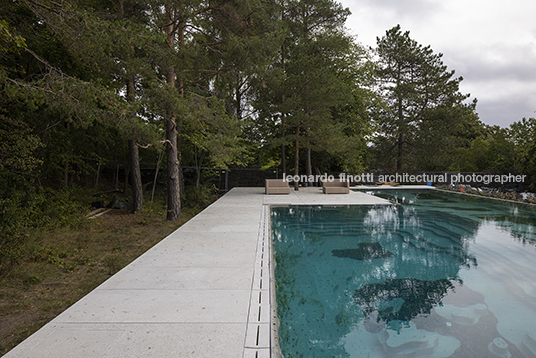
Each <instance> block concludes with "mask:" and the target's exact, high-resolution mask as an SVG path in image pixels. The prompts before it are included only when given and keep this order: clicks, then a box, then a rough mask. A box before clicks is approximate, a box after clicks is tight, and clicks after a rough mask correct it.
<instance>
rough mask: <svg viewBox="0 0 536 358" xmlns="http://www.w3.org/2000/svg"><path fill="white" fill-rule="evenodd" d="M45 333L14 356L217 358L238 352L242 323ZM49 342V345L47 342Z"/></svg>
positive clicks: (76, 327) (53, 328)
mask: <svg viewBox="0 0 536 358" xmlns="http://www.w3.org/2000/svg"><path fill="white" fill-rule="evenodd" d="M47 329H48V331H49V332H51V334H48V335H46V336H40V335H38V334H35V335H32V336H31V337H30V338H28V339H27V340H26V341H25V343H26V342H28V343H31V344H26V345H25V346H24V347H21V348H22V349H17V350H16V351H11V352H10V353H9V354H10V357H17V358H19V357H20V358H22V357H24V358H26V357H28V358H49V357H50V358H57V357H62V358H65V357H69V358H71V357H72V358H86V357H87V358H94V357H95V358H96V357H106V358H111V357H114V358H123V357H125V358H126V357H128V358H131V357H143V358H145V357H149V358H151V357H158V358H162V357H192V358H206V357H222V358H236V355H235V353H236V352H240V351H241V350H243V347H244V336H245V325H244V324H241V323H239V324H237V323H226V324H204V323H186V324H105V325H103V324H64V323H59V324H58V323H56V324H51V325H47ZM51 342H53V344H51Z"/></svg>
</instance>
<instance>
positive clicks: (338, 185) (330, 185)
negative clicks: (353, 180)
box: [322, 179, 350, 194]
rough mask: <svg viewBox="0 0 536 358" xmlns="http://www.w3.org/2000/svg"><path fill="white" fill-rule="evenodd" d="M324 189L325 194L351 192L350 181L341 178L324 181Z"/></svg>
mask: <svg viewBox="0 0 536 358" xmlns="http://www.w3.org/2000/svg"><path fill="white" fill-rule="evenodd" d="M322 191H323V192H324V194H348V193H350V182H349V181H347V180H345V181H343V180H341V179H334V180H333V181H329V180H328V181H324V182H322Z"/></svg>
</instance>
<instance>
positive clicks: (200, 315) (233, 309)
mask: <svg viewBox="0 0 536 358" xmlns="http://www.w3.org/2000/svg"><path fill="white" fill-rule="evenodd" d="M249 299H250V291H249V290H195V289H192V290H151V289H144V290H132V289H123V290H104V289H97V290H95V291H93V292H92V293H91V295H88V296H86V297H84V298H82V299H81V300H80V301H78V302H77V303H75V304H74V305H73V306H71V307H70V308H69V309H68V310H66V311H65V312H63V313H62V314H60V315H59V316H58V317H56V318H55V321H56V322H62V323H67V322H71V323H81V322H84V323H127V322H129V323H136V322H144V323H157V322H164V323H179V322H180V323H196V322H197V323H199V322H216V323H226V322H227V323H229V322H232V323H238V322H246V320H247V315H248V310H247V309H246V307H247V306H248V304H249Z"/></svg>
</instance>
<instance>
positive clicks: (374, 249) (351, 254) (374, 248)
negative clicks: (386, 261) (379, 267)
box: [331, 242, 393, 260]
mask: <svg viewBox="0 0 536 358" xmlns="http://www.w3.org/2000/svg"><path fill="white" fill-rule="evenodd" d="M331 253H332V254H333V256H337V257H347V258H350V259H354V260H370V259H380V258H384V257H391V256H393V253H392V252H390V251H387V250H384V249H383V247H382V245H380V244H379V243H377V242H362V243H360V244H359V247H358V248H357V249H344V250H332V251H331Z"/></svg>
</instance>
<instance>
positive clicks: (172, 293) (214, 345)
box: [4, 187, 389, 358]
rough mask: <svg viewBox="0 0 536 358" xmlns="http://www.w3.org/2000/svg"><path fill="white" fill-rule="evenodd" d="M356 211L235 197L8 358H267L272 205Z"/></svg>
mask: <svg viewBox="0 0 536 358" xmlns="http://www.w3.org/2000/svg"><path fill="white" fill-rule="evenodd" d="M360 204H361V205H363V204H369V205H370V204H389V202H388V201H387V200H384V199H380V198H377V197H373V196H370V195H367V194H364V193H361V192H352V191H351V192H350V194H332V195H325V194H322V191H321V189H320V188H317V187H311V188H301V189H300V190H299V191H291V193H290V194H289V195H264V188H234V189H232V190H231V191H229V193H227V194H226V195H224V196H223V197H222V198H220V199H219V200H217V201H216V202H215V203H213V204H212V205H210V206H209V207H207V208H206V209H205V210H203V211H202V212H201V213H199V214H198V215H197V216H195V217H194V218H192V219H191V220H190V221H188V222H187V223H185V224H184V225H182V226H181V227H180V228H179V229H177V230H176V231H175V232H173V233H172V234H170V235H169V236H168V237H166V238H165V239H163V240H162V241H161V242H159V243H158V244H156V245H155V246H154V247H152V248H151V249H149V250H148V251H147V252H146V253H144V254H143V255H141V256H140V257H139V258H137V259H136V260H134V261H133V262H132V263H131V264H129V265H128V266H127V267H125V268H124V269H123V270H121V271H119V272H118V273H117V274H115V275H114V276H112V277H111V278H110V279H108V280H107V281H105V282H104V283H102V284H101V285H100V286H99V287H97V288H96V289H95V290H93V291H91V292H90V293H89V294H87V295H86V296H85V297H83V298H82V299H80V300H79V301H78V302H76V303H75V304H74V305H72V306H71V307H70V308H68V309H67V310H65V311H64V312H63V313H61V314H60V315H59V316H57V317H56V318H55V319H53V320H52V321H50V322H49V323H47V324H46V325H45V326H43V327H42V328H41V329H40V330H39V331H37V332H36V333H34V334H33V335H32V336H30V337H29V338H28V339H26V340H25V341H23V342H22V343H21V344H19V345H18V346H16V347H15V348H13V349H12V350H11V351H10V352H8V353H7V354H6V355H4V357H6V358H14V357H31V358H33V357H35V358H37V357H39V358H47V357H51V358H52V357H54V358H65V357H77V358H78V357H84V358H93V357H200V358H205V357H229V358H237V357H245V358H250V357H251V358H268V357H271V356H272V352H271V341H272V340H273V334H274V331H276V327H275V326H274V323H275V322H273V320H272V317H273V314H274V312H273V311H272V306H271V304H270V300H271V299H272V297H273V296H272V294H273V286H272V285H271V279H270V277H271V265H270V258H271V253H270V246H271V245H270V237H269V232H270V229H269V206H270V205H360Z"/></svg>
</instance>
